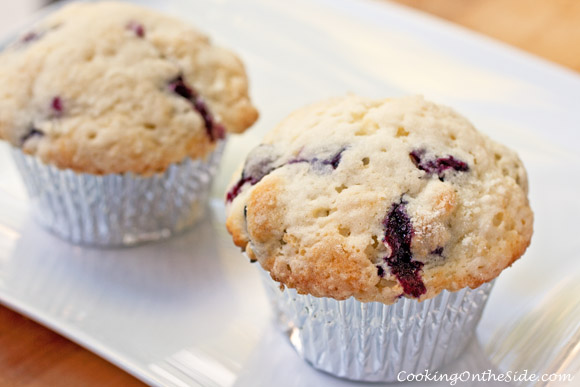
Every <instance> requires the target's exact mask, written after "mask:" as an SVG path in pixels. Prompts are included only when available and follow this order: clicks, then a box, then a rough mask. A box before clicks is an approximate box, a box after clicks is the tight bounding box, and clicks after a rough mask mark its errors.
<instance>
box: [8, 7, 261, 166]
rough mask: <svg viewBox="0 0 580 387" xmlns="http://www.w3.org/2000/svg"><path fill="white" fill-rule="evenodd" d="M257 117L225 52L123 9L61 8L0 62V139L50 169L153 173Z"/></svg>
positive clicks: (175, 23)
mask: <svg viewBox="0 0 580 387" xmlns="http://www.w3.org/2000/svg"><path fill="white" fill-rule="evenodd" d="M257 117H258V113H257V111H256V109H255V108H254V107H253V106H252V104H251V102H250V98H249V97H248V81H247V77H246V73H245V70H244V67H243V65H242V63H241V61H240V60H239V59H238V58H237V57H236V56H235V55H234V54H232V53H231V52H230V51H227V50H225V49H222V48H219V47H216V46H213V45H212V44H211V43H210V41H209V39H208V38H207V37H206V36H205V35H203V34H201V33H200V32H199V31H197V30H196V29H194V28H192V27H191V26H189V25H188V24H186V23H184V22H182V21H180V20H177V19H174V18H172V17H168V16H164V15H160V14H158V13H156V12H153V11H150V10H147V9H144V8H141V7H138V6H135V5H130V4H124V3H113V2H96V3H92V2H90V3H75V4H71V5H68V6H66V7H64V8H63V9H62V10H60V11H58V12H56V13H54V14H52V15H50V16H49V17H48V18H46V19H45V20H43V21H41V22H40V23H39V24H38V25H36V26H35V27H34V28H33V29H32V30H30V32H28V33H27V34H25V35H23V36H22V37H20V38H19V39H18V40H17V41H16V42H14V43H12V44H11V45H10V46H9V47H7V48H6V49H5V50H4V52H3V53H2V54H0V138H2V139H5V140H7V141H9V142H10V143H11V144H12V145H14V146H15V147H20V148H22V150H23V151H24V152H25V153H27V154H31V155H36V156H38V157H39V158H40V159H41V160H42V161H43V162H44V163H46V164H52V165H55V166H57V167H59V168H70V169H73V170H75V171H78V172H86V173H92V174H106V173H123V172H134V173H138V174H144V175H147V174H151V173H155V172H161V171H164V170H165V169H166V168H167V167H168V166H169V165H170V164H173V163H177V162H180V161H182V160H183V159H184V158H186V157H191V158H194V159H198V158H201V159H204V158H206V157H207V156H208V155H209V154H210V153H211V152H212V151H213V149H214V148H215V146H216V142H217V141H218V140H219V139H221V138H223V137H224V136H225V133H226V132H236V133H239V132H242V131H244V130H245V129H246V128H248V127H249V126H250V125H251V124H252V123H253V122H254V121H255V120H256V119H257Z"/></svg>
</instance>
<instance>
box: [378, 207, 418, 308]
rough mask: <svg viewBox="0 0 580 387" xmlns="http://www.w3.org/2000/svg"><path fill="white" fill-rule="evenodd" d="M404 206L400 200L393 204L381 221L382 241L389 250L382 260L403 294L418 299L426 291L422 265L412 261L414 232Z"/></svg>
mask: <svg viewBox="0 0 580 387" xmlns="http://www.w3.org/2000/svg"><path fill="white" fill-rule="evenodd" d="M406 204H407V203H406V202H405V201H404V200H402V199H401V200H400V201H399V202H398V203H394V204H393V205H392V207H391V209H390V210H389V213H388V214H387V216H386V217H385V219H384V221H383V225H384V226H385V238H384V240H383V241H384V242H385V243H386V244H387V245H388V246H389V248H390V249H391V252H390V254H389V255H388V256H387V257H385V258H384V260H385V262H387V264H388V265H389V268H390V269H391V273H393V275H394V276H395V277H396V278H397V280H398V281H399V283H400V284H401V286H402V287H403V290H404V292H405V294H408V295H410V296H412V297H416V298H418V297H420V296H421V295H422V294H425V293H426V292H427V289H426V288H425V284H424V283H423V280H422V279H421V269H422V267H423V263H422V262H419V261H414V260H413V254H412V253H411V240H412V238H413V234H414V230H413V225H412V224H411V219H410V218H409V215H408V214H407V211H406V207H405V205H406Z"/></svg>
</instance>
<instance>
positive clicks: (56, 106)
mask: <svg viewBox="0 0 580 387" xmlns="http://www.w3.org/2000/svg"><path fill="white" fill-rule="evenodd" d="M50 107H51V108H52V110H54V112H55V113H57V114H59V115H60V114H61V113H62V112H63V105H62V99H61V98H60V97H54V98H53V99H52V102H51V103H50Z"/></svg>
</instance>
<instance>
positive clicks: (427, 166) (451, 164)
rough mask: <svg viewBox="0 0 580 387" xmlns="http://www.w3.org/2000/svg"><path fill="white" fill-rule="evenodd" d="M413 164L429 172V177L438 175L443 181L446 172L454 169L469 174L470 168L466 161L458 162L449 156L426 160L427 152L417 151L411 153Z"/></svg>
mask: <svg viewBox="0 0 580 387" xmlns="http://www.w3.org/2000/svg"><path fill="white" fill-rule="evenodd" d="M409 156H410V157H411V160H412V161H413V164H415V166H416V167H417V168H419V169H420V170H422V171H425V172H427V174H428V175H434V174H436V175H437V176H438V177H439V180H441V181H443V179H444V176H445V171H447V170H448V169H453V170H454V171H457V172H467V171H469V166H468V165H467V163H465V162H464V161H461V160H458V159H456V158H455V157H453V156H451V155H449V156H446V157H437V158H435V159H430V160H428V159H425V158H424V156H425V150H424V149H416V150H414V151H412V152H411V153H409Z"/></svg>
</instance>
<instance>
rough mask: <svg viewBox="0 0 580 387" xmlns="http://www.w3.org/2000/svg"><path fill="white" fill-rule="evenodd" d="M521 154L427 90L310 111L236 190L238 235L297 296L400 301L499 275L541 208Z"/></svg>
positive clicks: (231, 221) (238, 180) (295, 117)
mask: <svg viewBox="0 0 580 387" xmlns="http://www.w3.org/2000/svg"><path fill="white" fill-rule="evenodd" d="M527 190H528V188H527V177H526V172H525V170H524V167H523V165H522V163H521V161H520V160H519V158H518V156H517V155H516V154H515V152H513V151H511V150H509V149H507V148H506V147H504V146H502V145H500V144H498V143H496V142H494V141H492V140H491V139H489V138H488V137H487V136H485V135H483V134H481V133H479V132H478V131H477V130H476V129H475V128H474V127H473V126H472V125H471V124H470V123H469V122H468V121H467V120H466V119H465V118H463V117H462V116H460V115H459V114H457V113H456V112H454V111H453V110H452V109H450V108H447V107H444V106H440V105H436V104H434V103H431V102H428V101H425V100H424V99H423V98H422V97H405V98H400V99H387V100H373V99H368V98H362V97H358V96H347V97H343V98H334V99H330V100H327V101H324V102H320V103H316V104H314V105H311V106H308V107H305V108H302V109H300V110H298V111H296V112H295V113H293V114H292V115H290V116H289V117H288V118H286V119H285V120H284V121H283V122H282V123H281V124H280V125H279V126H278V127H277V128H276V129H274V130H273V131H272V132H270V133H269V134H268V135H267V136H266V137H265V139H264V141H263V143H262V144H261V145H260V146H258V147H256V148H255V149H254V150H253V151H252V152H251V153H250V154H249V155H248V157H247V160H246V162H245V165H244V166H243V169H242V171H241V172H240V173H238V174H237V175H236V176H234V181H233V183H232V186H231V188H230V190H229V191H228V193H227V197H226V201H227V203H228V206H227V213H228V218H227V228H228V230H229V231H230V233H231V234H232V236H233V239H234V242H235V243H236V244H237V245H238V246H240V247H241V248H242V249H243V250H245V251H246V253H247V255H248V256H249V257H250V259H252V260H258V261H259V262H260V264H261V265H262V266H263V267H264V269H266V270H268V271H269V272H270V274H271V276H272V278H273V279H274V280H276V281H279V282H281V283H282V284H284V285H286V286H288V287H291V288H295V289H296V290H297V291H298V292H299V293H307V294H311V295H313V296H317V297H332V298H335V299H338V300H342V299H346V298H348V297H350V296H354V297H355V298H357V299H358V300H361V301H365V302H368V301H379V302H383V303H385V304H391V303H394V302H395V301H396V300H397V299H398V298H399V297H401V296H405V297H412V298H416V299H418V300H424V299H427V298H431V297H434V296H435V295H437V294H438V293H440V292H441V291H442V290H444V289H447V290H450V291H456V290H459V289H462V288H464V287H471V288H475V287H477V286H479V285H481V284H482V283H485V282H488V281H490V280H492V279H494V278H495V277H496V276H497V275H498V274H499V273H500V272H501V271H502V270H503V269H505V268H506V267H508V266H510V265H511V264H512V263H513V262H514V261H515V260H516V259H518V258H519V257H520V256H521V255H522V254H523V253H524V251H525V250H526V248H527V246H528V245H529V243H530V239H531V235H532V223H533V214H532V211H531V209H530V206H529V203H528V199H527Z"/></svg>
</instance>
